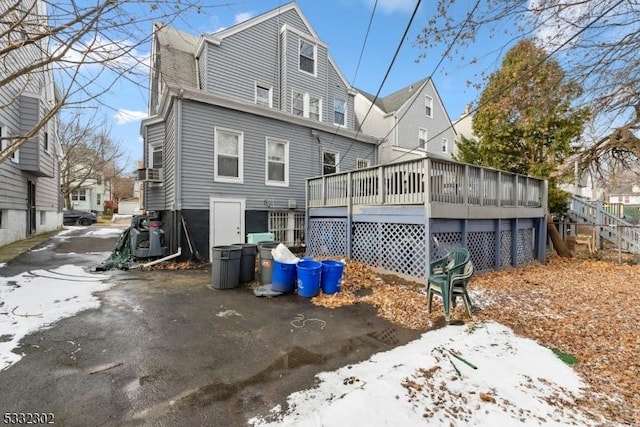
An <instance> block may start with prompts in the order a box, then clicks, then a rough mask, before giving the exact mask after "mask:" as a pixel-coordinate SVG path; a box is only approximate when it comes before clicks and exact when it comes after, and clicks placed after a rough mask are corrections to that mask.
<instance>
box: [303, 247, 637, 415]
mask: <svg viewBox="0 0 640 427" xmlns="http://www.w3.org/2000/svg"><path fill="white" fill-rule="evenodd" d="M639 288H640V266H636V265H618V264H615V263H612V262H606V261H601V260H596V259H577V258H573V259H562V258H558V257H550V258H549V260H548V262H547V264H546V265H540V264H532V265H528V266H525V267H522V268H510V269H505V270H502V271H493V272H488V273H478V274H475V275H474V276H473V278H472V279H471V281H470V284H469V292H470V294H471V300H472V305H473V309H474V310H473V311H474V319H472V320H470V319H469V318H468V315H467V314H466V311H465V310H464V307H463V306H461V305H462V304H461V301H459V303H460V304H459V305H458V307H457V308H456V309H454V310H453V312H452V319H459V320H464V321H467V322H470V323H473V322H482V321H484V320H494V321H496V322H499V323H501V324H504V325H506V326H509V327H510V328H512V329H513V330H514V332H515V333H517V334H518V335H521V336H524V337H528V338H531V339H534V340H535V341H537V342H538V343H539V344H541V345H544V346H547V347H549V348H553V349H557V350H556V351H558V352H561V353H562V354H566V355H570V356H572V357H574V358H576V359H577V361H578V362H577V363H576V364H573V365H572V367H573V368H574V369H575V370H576V371H577V372H578V373H579V374H580V375H581V376H582V377H583V378H584V380H585V381H586V382H587V383H588V384H589V385H590V386H591V389H590V393H587V394H585V397H584V398H583V399H582V400H581V401H580V402H579V403H580V405H581V406H584V408H585V409H586V410H589V411H596V412H600V413H602V414H603V415H604V416H605V417H606V419H608V420H610V421H614V422H618V423H621V424H623V425H640V381H639V380H638V377H639V376H640V332H639V330H638V328H639V326H640V289H639ZM311 301H312V302H313V303H314V304H316V305H321V306H324V307H330V308H336V307H340V306H343V305H348V304H356V303H366V304H371V305H373V306H375V307H377V308H378V315H380V316H381V317H384V318H386V319H388V320H389V321H391V322H394V323H396V324H400V325H402V326H404V327H407V328H412V329H416V330H425V331H426V330H428V329H430V328H433V327H435V326H437V325H438V324H442V323H443V322H442V320H443V312H442V305H441V304H440V301H439V299H438V298H437V297H436V298H434V304H433V308H432V313H431V315H427V313H426V307H427V298H426V294H425V286H424V284H420V283H416V282H412V281H407V280H404V279H401V278H399V277H396V276H391V275H381V274H376V273H375V272H373V270H372V269H371V268H370V267H368V266H367V265H365V264H362V263H359V262H356V261H347V263H346V266H345V271H344V276H343V284H342V288H341V292H339V293H337V294H334V295H322V294H321V295H319V296H318V297H315V298H313V299H312V300H311Z"/></svg>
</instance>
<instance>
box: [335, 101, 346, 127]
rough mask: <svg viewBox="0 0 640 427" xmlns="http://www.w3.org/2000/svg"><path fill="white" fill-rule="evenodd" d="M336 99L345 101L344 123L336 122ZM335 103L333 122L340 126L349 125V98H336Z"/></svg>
mask: <svg viewBox="0 0 640 427" xmlns="http://www.w3.org/2000/svg"><path fill="white" fill-rule="evenodd" d="M336 101H342V102H344V113H343V114H344V123H336V105H335V102H336ZM333 102H334V104H333V124H334V125H338V126H340V127H347V100H346V99H341V98H334V100H333Z"/></svg>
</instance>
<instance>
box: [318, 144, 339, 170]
mask: <svg viewBox="0 0 640 427" xmlns="http://www.w3.org/2000/svg"><path fill="white" fill-rule="evenodd" d="M324 153H331V154H335V155H336V171H335V172H334V173H338V172H340V152H339V151H335V150H322V159H321V160H320V161H321V162H322V175H325V173H324Z"/></svg>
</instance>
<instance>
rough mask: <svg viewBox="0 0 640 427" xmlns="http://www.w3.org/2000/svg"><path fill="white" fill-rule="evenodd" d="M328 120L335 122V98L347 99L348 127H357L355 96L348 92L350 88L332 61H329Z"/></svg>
mask: <svg viewBox="0 0 640 427" xmlns="http://www.w3.org/2000/svg"><path fill="white" fill-rule="evenodd" d="M327 70H328V73H327V81H328V84H327V94H328V95H327V103H326V104H327V107H326V111H327V115H326V117H327V120H326V121H327V122H328V123H333V100H334V99H342V100H344V101H347V107H346V116H347V129H355V125H354V123H355V120H354V99H355V97H354V96H352V95H349V94H348V88H347V87H345V84H344V81H343V80H342V79H341V78H340V75H339V74H338V71H337V70H336V69H335V68H334V67H333V65H332V64H331V62H329V61H327Z"/></svg>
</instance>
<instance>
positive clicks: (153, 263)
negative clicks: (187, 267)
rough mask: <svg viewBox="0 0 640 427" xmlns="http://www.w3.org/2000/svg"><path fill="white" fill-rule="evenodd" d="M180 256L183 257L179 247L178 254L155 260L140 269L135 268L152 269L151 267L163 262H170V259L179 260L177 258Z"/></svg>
mask: <svg viewBox="0 0 640 427" xmlns="http://www.w3.org/2000/svg"><path fill="white" fill-rule="evenodd" d="M180 255H182V248H180V247H178V252H176V253H175V254H171V255H169V256H166V257H164V258H160V259H154V260H153V261H149V262H147V263H145V264H142V265H140V266H139V267H135V268H145V267H150V266H152V265H156V264H159V263H161V262H163V261H168V260H170V259H173V258H177V257H179V256H180ZM132 268H133V267H132Z"/></svg>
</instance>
